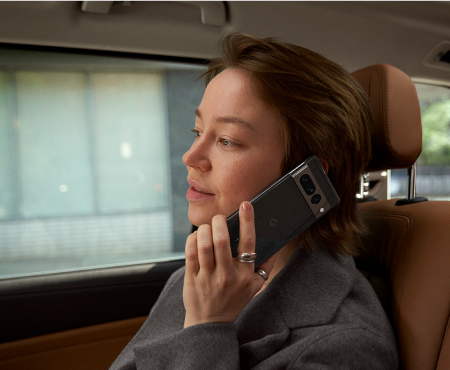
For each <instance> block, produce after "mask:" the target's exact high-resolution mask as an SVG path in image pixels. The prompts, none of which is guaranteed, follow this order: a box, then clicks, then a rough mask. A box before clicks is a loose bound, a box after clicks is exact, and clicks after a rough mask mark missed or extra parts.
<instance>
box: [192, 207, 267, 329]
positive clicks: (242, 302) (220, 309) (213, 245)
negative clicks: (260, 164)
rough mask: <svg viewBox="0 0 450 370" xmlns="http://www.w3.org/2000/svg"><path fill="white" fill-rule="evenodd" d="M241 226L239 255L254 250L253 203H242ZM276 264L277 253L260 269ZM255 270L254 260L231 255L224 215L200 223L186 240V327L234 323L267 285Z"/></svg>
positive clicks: (240, 212)
mask: <svg viewBox="0 0 450 370" xmlns="http://www.w3.org/2000/svg"><path fill="white" fill-rule="evenodd" d="M239 228H240V235H239V246H238V254H240V253H252V252H255V240H256V237H255V219H254V213H253V206H252V205H251V203H250V202H243V203H242V204H241V206H240V209H239ZM274 263H275V255H274V256H272V257H271V258H269V259H268V260H267V261H266V262H264V263H263V264H262V265H261V266H260V268H261V269H263V270H264V271H265V272H266V273H267V274H269V273H270V271H272V268H273V265H274ZM254 270H255V266H254V264H253V263H243V262H238V261H236V260H234V259H233V258H232V256H231V248H230V238H229V234H228V227H227V222H226V217H225V216H223V215H216V216H214V218H213V219H212V222H211V226H210V225H201V226H200V227H199V228H198V230H197V232H194V233H193V234H191V235H189V237H188V238H187V241H186V274H185V278H184V288H183V301H184V307H185V309H186V317H185V321H184V327H185V328H186V327H188V326H191V325H196V324H202V323H208V322H230V323H231V322H234V320H236V318H237V317H238V316H239V314H240V313H241V311H242V310H243V309H244V307H245V306H246V305H247V304H248V302H250V300H251V299H252V298H253V297H254V296H255V294H256V293H257V292H258V291H259V290H260V289H261V288H262V286H263V284H264V279H263V278H262V277H261V276H260V275H258V274H257V273H255V272H254Z"/></svg>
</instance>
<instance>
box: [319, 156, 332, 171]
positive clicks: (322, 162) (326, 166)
mask: <svg viewBox="0 0 450 370" xmlns="http://www.w3.org/2000/svg"><path fill="white" fill-rule="evenodd" d="M319 161H320V164H321V165H322V167H323V169H324V170H325V173H328V169H329V168H330V166H329V165H328V162H327V161H326V160H325V159H323V158H319Z"/></svg>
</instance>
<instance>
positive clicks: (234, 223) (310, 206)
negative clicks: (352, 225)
mask: <svg viewBox="0 0 450 370" xmlns="http://www.w3.org/2000/svg"><path fill="white" fill-rule="evenodd" d="M250 203H252V205H253V208H254V213H255V231H256V253H257V257H256V261H255V267H257V266H259V265H261V263H263V262H264V261H265V260H267V259H268V258H269V257H271V256H272V255H273V254H275V253H276V252H277V251H278V250H280V249H281V248H282V247H284V246H285V245H286V244H287V243H289V242H290V241H291V240H292V239H294V238H295V237H296V236H298V235H299V234H301V233H302V232H303V231H305V230H306V229H307V228H308V227H309V226H311V225H312V224H314V222H316V221H317V220H318V219H320V218H321V217H323V216H324V215H325V214H326V213H327V212H328V211H330V210H331V209H332V208H334V207H336V205H337V204H338V203H339V197H338V195H337V193H336V191H335V189H334V188H333V185H332V184H331V182H330V180H329V178H328V176H327V174H326V173H325V171H324V169H323V167H322V165H321V163H320V161H319V159H318V158H317V157H316V156H314V155H313V156H311V157H309V158H308V159H307V160H305V161H304V162H302V163H301V164H300V165H298V166H297V167H295V168H294V169H293V170H292V171H290V172H289V173H287V174H286V175H284V176H283V177H281V178H280V179H279V180H277V181H275V182H274V183H273V184H272V185H270V186H269V187H268V188H266V189H265V190H263V191H262V192H261V193H259V194H258V195H257V196H256V197H254V198H253V199H252V200H251V201H250ZM227 224H228V231H229V234H230V244H231V251H232V254H233V257H236V255H237V248H238V245H239V210H237V211H236V212H234V213H233V214H232V215H231V216H229V217H228V218H227Z"/></svg>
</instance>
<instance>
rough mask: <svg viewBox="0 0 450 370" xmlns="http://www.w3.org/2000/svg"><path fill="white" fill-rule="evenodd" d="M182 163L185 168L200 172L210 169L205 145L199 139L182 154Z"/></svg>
mask: <svg viewBox="0 0 450 370" xmlns="http://www.w3.org/2000/svg"><path fill="white" fill-rule="evenodd" d="M183 163H184V164H185V165H186V166H187V167H194V168H198V169H200V170H202V171H208V170H209V169H210V168H211V163H210V160H209V156H208V149H207V145H206V143H205V142H203V141H202V140H201V139H197V140H196V141H194V143H193V144H192V146H191V148H190V149H189V150H188V151H187V152H186V153H184V155H183Z"/></svg>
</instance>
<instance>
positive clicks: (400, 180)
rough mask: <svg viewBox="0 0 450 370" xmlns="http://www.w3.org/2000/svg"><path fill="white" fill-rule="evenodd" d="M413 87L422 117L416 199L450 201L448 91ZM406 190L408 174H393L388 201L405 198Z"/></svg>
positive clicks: (449, 113) (433, 86) (425, 86)
mask: <svg viewBox="0 0 450 370" xmlns="http://www.w3.org/2000/svg"><path fill="white" fill-rule="evenodd" d="M415 86H416V89H417V94H418V96H419V102H420V110H421V116H422V153H421V154H420V156H419V158H418V160H417V178H416V195H417V196H422V197H426V198H428V199H429V200H450V88H448V87H443V86H436V85H428V84H422V83H415ZM407 186H408V178H407V170H406V169H402V170H392V171H391V183H390V189H391V198H404V197H405V196H406V193H407Z"/></svg>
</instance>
